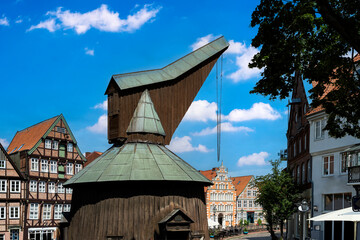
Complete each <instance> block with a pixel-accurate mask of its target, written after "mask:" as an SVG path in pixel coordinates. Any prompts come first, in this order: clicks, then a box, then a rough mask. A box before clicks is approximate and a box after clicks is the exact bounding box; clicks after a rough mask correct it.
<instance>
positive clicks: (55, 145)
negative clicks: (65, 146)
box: [52, 140, 59, 150]
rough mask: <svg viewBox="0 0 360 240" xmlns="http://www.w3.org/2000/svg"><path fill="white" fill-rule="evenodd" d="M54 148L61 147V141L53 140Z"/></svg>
mask: <svg viewBox="0 0 360 240" xmlns="http://www.w3.org/2000/svg"><path fill="white" fill-rule="evenodd" d="M52 149H55V150H58V149H59V141H56V140H54V141H52Z"/></svg>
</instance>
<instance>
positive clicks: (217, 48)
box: [112, 37, 229, 90]
mask: <svg viewBox="0 0 360 240" xmlns="http://www.w3.org/2000/svg"><path fill="white" fill-rule="evenodd" d="M228 46H229V43H228V42H227V41H226V39H225V38H224V37H220V38H218V39H216V40H214V41H212V42H210V43H208V44H207V45H205V46H203V47H201V48H199V49H197V50H195V51H193V52H191V53H190V54H188V55H186V56H184V57H183V58H180V59H179V60H177V61H175V62H173V63H171V64H169V65H167V66H166V67H164V68H161V69H156V70H149V71H142V72H134V73H126V74H117V75H113V76H112V79H113V80H115V82H116V83H117V85H118V86H119V88H120V89H122V90H123V89H128V88H134V87H140V86H145V85H150V84H154V83H159V82H165V81H169V80H173V79H175V78H177V77H179V76H181V75H182V74H184V73H186V72H187V71H189V70H190V69H192V68H194V67H196V66H197V65H199V64H201V63H202V62H204V61H206V60H207V59H209V58H211V57H212V56H214V55H216V54H218V53H219V52H221V51H223V50H224V49H226V48H227V47H228Z"/></svg>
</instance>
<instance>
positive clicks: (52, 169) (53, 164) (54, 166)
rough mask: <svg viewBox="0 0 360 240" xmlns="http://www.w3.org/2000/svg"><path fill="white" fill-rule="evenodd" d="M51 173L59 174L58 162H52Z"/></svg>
mask: <svg viewBox="0 0 360 240" xmlns="http://www.w3.org/2000/svg"><path fill="white" fill-rule="evenodd" d="M50 172H51V173H57V162H56V161H50Z"/></svg>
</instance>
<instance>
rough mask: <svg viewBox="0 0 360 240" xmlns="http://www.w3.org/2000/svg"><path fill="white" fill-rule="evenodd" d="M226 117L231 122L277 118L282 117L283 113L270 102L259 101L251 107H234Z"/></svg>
mask: <svg viewBox="0 0 360 240" xmlns="http://www.w3.org/2000/svg"><path fill="white" fill-rule="evenodd" d="M225 118H226V119H227V120H228V121H230V122H243V121H250V120H256V119H263V120H276V119H279V118H281V114H280V113H279V112H278V111H276V110H275V109H273V108H272V107H271V106H270V104H268V103H263V102H258V103H254V104H253V105H252V106H251V108H250V109H234V110H232V111H231V112H230V113H229V115H228V116H226V117H225Z"/></svg>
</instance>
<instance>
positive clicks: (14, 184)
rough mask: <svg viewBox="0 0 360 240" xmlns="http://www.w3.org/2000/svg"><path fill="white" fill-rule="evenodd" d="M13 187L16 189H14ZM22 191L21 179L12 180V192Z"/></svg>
mask: <svg viewBox="0 0 360 240" xmlns="http://www.w3.org/2000/svg"><path fill="white" fill-rule="evenodd" d="M13 187H14V188H15V189H13ZM20 191H21V181H20V180H10V192H12V193H19V192H20Z"/></svg>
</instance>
